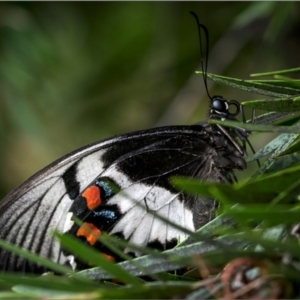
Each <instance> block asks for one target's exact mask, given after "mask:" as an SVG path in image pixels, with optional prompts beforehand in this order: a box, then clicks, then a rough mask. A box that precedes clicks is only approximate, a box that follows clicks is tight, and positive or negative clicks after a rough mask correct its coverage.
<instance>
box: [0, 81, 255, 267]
mask: <svg viewBox="0 0 300 300" xmlns="http://www.w3.org/2000/svg"><path fill="white" fill-rule="evenodd" d="M205 81H206V80H205ZM241 113H242V107H241V106H240V104H239V103H238V102H236V101H235V100H230V101H227V100H225V99H223V98H222V97H221V96H214V97H210V112H209V118H210V119H219V120H220V119H221V120H228V119H229V120H236V119H235V118H236V116H237V115H239V114H241ZM249 134H250V132H248V131H245V130H243V129H241V128H238V127H231V128H225V127H223V126H220V125H216V124H210V123H209V122H207V121H205V122H201V123H198V124H196V125H191V126H167V127H160V128H153V129H148V130H143V131H137V132H133V133H128V134H123V135H119V136H116V137H112V138H109V139H106V140H102V141H100V142H96V143H94V144H90V145H88V146H86V147H83V148H81V149H79V150H76V151H74V152H72V153H70V154H67V155H66V156H64V157H62V158H61V159H59V160H57V161H55V162H53V163H52V164H50V165H49V166H47V167H46V168H44V169H43V170H41V171H40V172H38V173H37V174H35V175H33V176H32V177H31V178H29V179H28V180H27V181H26V182H24V183H23V184H22V185H21V186H19V187H18V188H16V189H15V190H14V191H12V192H11V193H10V194H8V195H7V196H6V197H5V198H4V199H3V200H2V201H1V202H0V238H1V239H4V240H5V241H7V242H9V243H12V244H14V245H17V246H19V247H22V248H24V249H27V250H29V251H31V252H33V253H36V254H38V255H41V256H43V257H47V258H49V259H51V260H53V261H54V262H58V263H60V264H67V265H70V264H72V266H74V264H73V263H72V262H71V261H70V256H69V255H68V253H66V252H64V250H63V249H62V248H61V246H60V244H59V242H58V241H57V240H56V239H55V238H54V237H53V236H52V234H51V231H53V230H58V231H60V232H63V233H71V234H72V235H74V236H77V237H78V238H80V239H82V240H83V241H85V242H86V243H87V244H90V245H92V246H93V247H95V248H96V249H98V251H99V252H101V253H103V254H106V255H108V256H109V257H113V256H114V254H113V253H110V252H109V251H108V249H107V248H105V247H104V246H103V245H102V244H101V243H100V242H99V241H97V237H98V236H100V235H101V234H102V233H103V232H107V233H108V234H111V235H116V236H119V237H122V238H124V239H126V240H128V241H130V242H132V243H136V244H138V245H140V246H150V247H154V248H156V249H162V250H164V249H169V248H171V247H174V246H175V245H176V244H177V243H178V242H180V241H183V240H184V239H185V238H186V237H187V234H186V233H184V232H182V231H181V230H179V229H176V228H174V227H173V226H171V225H170V224H167V223H165V222H163V221H162V220H161V219H159V218H157V217H155V214H158V215H160V216H162V217H163V218H165V219H169V220H170V221H171V222H173V223H176V224H178V225H179V226H181V227H184V228H186V229H188V230H190V231H195V230H196V229H198V228H200V227H201V226H203V225H204V224H206V223H207V222H208V221H209V220H211V219H212V218H213V212H214V208H215V202H214V201H213V200H211V199H206V198H204V197H196V196H191V195H188V194H185V193H183V192H180V191H178V190H177V189H175V188H174V187H173V186H172V184H171V183H170V180H169V179H170V177H172V176H189V177H194V178H198V179H199V180H201V181H209V182H212V181H213V182H225V183H232V182H233V181H234V178H235V177H234V174H233V171H234V170H235V169H238V170H243V169H245V168H246V163H245V161H244V159H243V155H244V153H245V142H246V141H247V138H248V136H249ZM149 210H150V211H151V212H152V213H149ZM153 212H154V214H153ZM74 216H75V217H77V218H79V219H80V220H81V221H82V222H83V225H81V226H79V225H77V224H76V223H74V221H73V220H72V218H73V217H74ZM124 251H125V252H129V251H130V252H131V253H132V252H133V253H132V254H133V255H136V256H138V255H139V253H138V252H135V251H134V250H130V249H124ZM0 270H3V271H22V272H44V271H45V270H44V268H42V267H40V266H37V265H35V264H34V263H31V262H30V261H27V260H25V259H23V258H22V257H19V256H17V255H15V254H13V253H10V252H8V251H6V250H4V249H1V248H0Z"/></svg>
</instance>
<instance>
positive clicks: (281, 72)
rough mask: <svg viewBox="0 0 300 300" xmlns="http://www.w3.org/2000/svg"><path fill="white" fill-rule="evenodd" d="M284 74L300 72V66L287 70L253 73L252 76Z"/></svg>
mask: <svg viewBox="0 0 300 300" xmlns="http://www.w3.org/2000/svg"><path fill="white" fill-rule="evenodd" d="M282 74H300V68H292V69H286V70H279V71H272V72H264V73H255V74H251V75H250V76H251V77H261V76H273V75H282Z"/></svg>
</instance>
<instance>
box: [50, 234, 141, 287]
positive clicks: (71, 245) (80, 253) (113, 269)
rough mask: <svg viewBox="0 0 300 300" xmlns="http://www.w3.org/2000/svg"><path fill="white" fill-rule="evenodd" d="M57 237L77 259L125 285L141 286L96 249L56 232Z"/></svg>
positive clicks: (138, 281) (136, 279)
mask: <svg viewBox="0 0 300 300" xmlns="http://www.w3.org/2000/svg"><path fill="white" fill-rule="evenodd" d="M54 236H56V237H57V238H58V239H59V241H60V243H61V245H62V246H63V247H64V248H65V249H67V250H68V251H69V252H70V253H72V254H74V255H75V256H76V257H77V258H79V259H80V260H82V261H84V262H85V263H87V264H92V265H96V266H99V267H101V268H103V269H104V270H106V271H107V272H108V273H110V274H111V275H113V276H114V277H113V278H117V279H118V280H121V281H122V282H124V283H129V284H134V285H138V284H141V280H140V279H138V278H135V277H133V276H131V275H130V274H128V272H126V271H124V270H123V269H122V268H121V267H120V266H118V265H116V264H114V263H112V262H110V261H108V260H107V259H105V258H104V257H102V256H101V255H100V253H99V252H98V251H97V250H95V249H94V248H91V247H88V246H86V245H84V244H83V243H82V242H80V241H78V240H77V239H75V238H73V237H71V236H69V235H66V234H61V233H59V232H55V233H54Z"/></svg>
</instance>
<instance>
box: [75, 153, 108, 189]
mask: <svg viewBox="0 0 300 300" xmlns="http://www.w3.org/2000/svg"><path fill="white" fill-rule="evenodd" d="M105 152H106V150H100V151H97V152H94V153H92V154H89V155H88V156H86V157H83V158H82V159H81V160H80V161H79V163H78V165H77V173H76V180H77V182H79V184H80V191H83V190H84V189H85V188H86V187H87V186H88V185H90V184H91V182H92V181H94V180H95V179H96V178H97V177H99V176H101V173H102V172H103V170H104V169H103V162H102V160H101V157H102V155H103V154H104V153H105Z"/></svg>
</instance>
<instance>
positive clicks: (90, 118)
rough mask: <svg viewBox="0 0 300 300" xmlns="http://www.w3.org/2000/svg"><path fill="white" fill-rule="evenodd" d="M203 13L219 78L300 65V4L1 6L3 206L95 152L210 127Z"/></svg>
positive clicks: (236, 94) (226, 91)
mask: <svg viewBox="0 0 300 300" xmlns="http://www.w3.org/2000/svg"><path fill="white" fill-rule="evenodd" d="M191 10H192V11H194V12H195V13H196V14H197V15H198V16H199V18H200V21H201V22H202V23H204V24H205V25H206V26H207V27H208V29H209V34H210V57H209V65H208V70H209V72H212V73H216V74H219V75H227V76H231V77H237V78H245V79H247V78H249V74H250V73H257V72H263V71H274V70H277V69H286V68H292V67H296V66H299V48H300V47H299V46H300V3H297V2H73V3H71V2H62V3H59V2H46V3H44V2H20V3H19V2H1V3H0V24H1V27H0V34H1V47H0V51H1V56H0V59H1V63H0V69H1V77H0V84H1V88H0V145H1V147H0V164H1V168H0V196H4V195H5V194H6V193H7V192H9V191H10V190H11V189H13V188H14V187H16V186H17V185H19V184H20V183H21V182H22V181H23V180H25V179H26V178H28V177H29V176H30V175H32V174H33V173H35V172H36V171H38V170H39V169H41V168H42V167H44V166H45V165H47V164H48V163H50V162H52V161H53V160H54V159H57V158H59V157H60V156H62V155H64V154H66V153H68V152H70V151H72V150H74V149H76V148H79V147H81V146H84V145H85V144H88V143H91V142H94V141H97V140H101V139H104V138H107V137H109V136H112V135H115V134H120V133H125V132H128V131H133V130H139V129H144V128H148V127H154V126H159V125H171V124H173V125H176V124H191V123H194V122H198V121H200V120H203V119H204V118H205V117H206V114H207V110H208V97H207V95H206V93H205V90H204V85H203V80H202V78H201V76H199V75H195V71H196V70H199V69H200V67H199V62H200V56H199V41H198V36H197V27H196V22H195V20H194V19H193V17H192V16H191V15H190V14H189V11H191ZM209 87H210V92H211V94H222V95H223V96H224V97H225V98H227V99H236V100H238V101H245V100H250V99H255V98H257V97H261V96H257V95H253V94H249V93H246V92H242V91H238V90H234V89H232V88H229V87H223V86H219V85H213V84H212V83H211V82H209ZM261 98H262V97H261ZM257 136H258V135H253V137H252V142H253V143H254V147H255V148H256V149H258V148H259V147H261V146H262V145H263V144H264V143H265V140H264V139H263V138H259V139H257V138H256V137H257ZM254 167H257V166H254Z"/></svg>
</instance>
